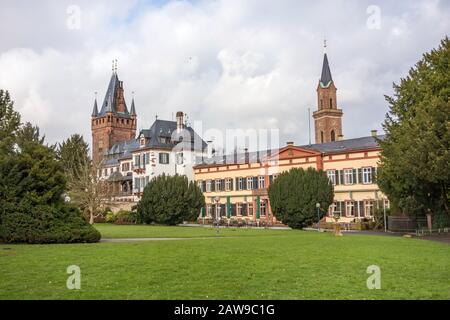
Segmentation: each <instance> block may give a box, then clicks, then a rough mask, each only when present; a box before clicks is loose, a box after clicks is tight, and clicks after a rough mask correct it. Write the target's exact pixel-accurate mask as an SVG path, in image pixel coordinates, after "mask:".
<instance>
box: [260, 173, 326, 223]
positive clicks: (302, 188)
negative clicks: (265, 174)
mask: <svg viewBox="0 0 450 320" xmlns="http://www.w3.org/2000/svg"><path fill="white" fill-rule="evenodd" d="M268 192H269V199H270V204H271V206H272V210H273V213H274V215H275V217H276V218H277V219H278V220H281V221H282V222H283V223H284V224H287V225H288V226H289V227H291V228H303V227H306V226H310V225H312V224H313V223H317V220H318V218H317V208H316V203H320V208H321V210H320V212H319V216H320V218H322V217H323V216H324V215H325V213H326V210H327V209H328V207H329V206H330V204H331V203H332V201H333V196H334V195H333V186H332V184H331V182H330V181H329V179H328V177H327V176H326V174H325V173H324V172H323V171H321V170H320V171H316V170H315V169H313V168H308V169H307V170H303V169H302V168H294V169H291V170H289V171H287V172H283V173H281V174H280V175H279V176H278V178H277V179H276V180H275V181H274V182H273V183H272V184H271V185H270V186H269V191H268Z"/></svg>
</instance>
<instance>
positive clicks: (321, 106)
mask: <svg viewBox="0 0 450 320" xmlns="http://www.w3.org/2000/svg"><path fill="white" fill-rule="evenodd" d="M322 108H323V100H322V99H320V109H322Z"/></svg>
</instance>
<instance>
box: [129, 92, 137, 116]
mask: <svg viewBox="0 0 450 320" xmlns="http://www.w3.org/2000/svg"><path fill="white" fill-rule="evenodd" d="M131 94H132V95H133V98H132V100H131V109H130V115H132V116H135V115H136V107H135V105H134V91H133V92H131Z"/></svg>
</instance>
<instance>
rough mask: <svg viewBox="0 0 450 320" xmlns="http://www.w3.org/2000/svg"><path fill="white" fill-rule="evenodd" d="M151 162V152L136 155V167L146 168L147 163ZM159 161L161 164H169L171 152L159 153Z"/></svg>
mask: <svg viewBox="0 0 450 320" xmlns="http://www.w3.org/2000/svg"><path fill="white" fill-rule="evenodd" d="M149 163H150V153H148V152H147V153H142V154H137V155H135V156H134V164H133V165H134V167H135V168H144V167H145V166H146V165H148V164H149ZM159 163H160V164H169V163H170V154H169V153H167V152H160V153H159Z"/></svg>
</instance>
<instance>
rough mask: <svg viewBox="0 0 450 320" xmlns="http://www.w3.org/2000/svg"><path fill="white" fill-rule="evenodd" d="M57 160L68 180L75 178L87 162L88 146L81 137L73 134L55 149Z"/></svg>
mask: <svg viewBox="0 0 450 320" xmlns="http://www.w3.org/2000/svg"><path fill="white" fill-rule="evenodd" d="M57 155H58V160H59V161H60V162H61V164H62V166H63V168H64V171H65V172H66V175H67V176H68V178H69V179H71V178H74V179H75V178H77V176H78V175H79V174H80V172H81V171H83V167H84V166H85V165H86V163H87V162H89V161H90V160H89V145H88V143H87V142H86V141H84V138H83V136H82V135H79V134H73V135H71V136H70V137H69V138H68V139H67V140H65V141H63V143H61V144H59V145H58V148H57Z"/></svg>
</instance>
